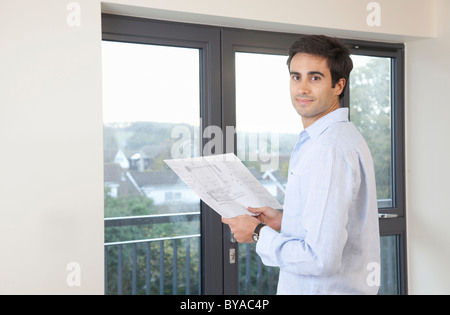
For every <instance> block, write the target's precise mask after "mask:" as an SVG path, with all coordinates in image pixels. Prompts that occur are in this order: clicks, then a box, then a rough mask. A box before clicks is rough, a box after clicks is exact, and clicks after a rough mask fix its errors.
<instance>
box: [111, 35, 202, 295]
mask: <svg viewBox="0 0 450 315" xmlns="http://www.w3.org/2000/svg"><path fill="white" fill-rule="evenodd" d="M102 44H103V45H102V49H103V87H104V91H103V92H104V93H103V104H104V107H103V123H104V129H103V130H104V185H105V196H104V199H105V293H106V294H200V293H201V282H200V274H201V273H200V200H199V198H198V197H197V196H196V195H195V194H194V193H193V192H192V191H191V190H190V189H189V188H188V187H187V186H186V185H185V184H184V183H183V182H182V181H181V180H179V179H178V178H177V177H176V175H175V174H174V173H173V172H172V171H171V170H170V169H169V167H168V166H167V165H166V164H165V163H164V159H171V158H177V157H179V156H180V155H183V156H184V157H191V156H198V155H199V152H200V150H199V145H200V142H199V141H198V134H199V128H200V125H199V122H200V99H199V95H200V93H199V91H200V78H199V75H200V65H199V61H200V57H199V50H198V49H191V48H180V47H170V46H155V45H147V44H135V43H124V42H113V41H103V43H102Z"/></svg>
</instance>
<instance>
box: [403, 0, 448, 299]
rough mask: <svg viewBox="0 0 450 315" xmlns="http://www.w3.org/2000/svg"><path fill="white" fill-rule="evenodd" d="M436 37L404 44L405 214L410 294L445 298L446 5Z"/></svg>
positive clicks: (442, 5)
mask: <svg viewBox="0 0 450 315" xmlns="http://www.w3.org/2000/svg"><path fill="white" fill-rule="evenodd" d="M437 12H438V16H437V22H438V23H437V25H438V33H437V37H436V38H434V39H429V40H422V41H415V42H409V43H407V48H406V52H407V76H406V79H407V82H406V85H407V107H406V109H407V116H406V120H407V130H406V133H407V151H406V156H407V185H408V188H407V210H408V212H407V213H408V216H407V221H408V236H409V282H410V293H412V294H450V229H449V223H450V204H449V202H448V196H449V192H450V184H449V178H450V138H449V137H450V123H449V119H450V98H449V95H448V93H449V91H450V58H449V56H450V1H448V0H440V1H438V7H437Z"/></svg>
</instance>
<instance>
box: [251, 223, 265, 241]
mask: <svg viewBox="0 0 450 315" xmlns="http://www.w3.org/2000/svg"><path fill="white" fill-rule="evenodd" d="M263 226H266V225H265V224H264V223H260V224H258V225H257V226H256V229H255V231H254V232H253V235H252V239H253V242H255V243H256V242H257V241H258V239H259V231H260V230H261V228H262V227H263Z"/></svg>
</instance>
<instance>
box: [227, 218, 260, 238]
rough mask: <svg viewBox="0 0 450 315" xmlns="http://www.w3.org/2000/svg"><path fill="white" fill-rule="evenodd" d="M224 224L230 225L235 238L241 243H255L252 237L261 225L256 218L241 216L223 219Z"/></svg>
mask: <svg viewBox="0 0 450 315" xmlns="http://www.w3.org/2000/svg"><path fill="white" fill-rule="evenodd" d="M222 222H223V223H225V224H228V225H229V226H230V229H231V233H233V235H234V238H235V239H236V241H238V242H239V243H251V242H253V239H252V235H253V232H254V231H255V229H256V227H257V226H258V224H259V223H261V222H260V221H259V220H258V219H257V218H256V217H252V216H250V215H240V216H237V217H234V218H228V219H226V218H222Z"/></svg>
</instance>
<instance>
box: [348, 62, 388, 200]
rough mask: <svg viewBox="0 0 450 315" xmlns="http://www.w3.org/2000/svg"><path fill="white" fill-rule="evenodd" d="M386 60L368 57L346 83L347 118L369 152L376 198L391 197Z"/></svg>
mask: <svg viewBox="0 0 450 315" xmlns="http://www.w3.org/2000/svg"><path fill="white" fill-rule="evenodd" d="M390 75H391V72H390V59H389V58H370V59H369V61H368V62H367V64H366V65H364V66H360V67H357V68H355V70H353V72H352V74H351V80H350V100H351V104H350V119H351V121H352V122H353V123H354V124H355V125H356V127H357V128H358V129H359V130H360V132H361V133H362V135H363V136H364V138H365V140H366V142H367V145H368V146H369V149H370V150H371V153H372V157H373V161H374V166H375V175H376V181H377V195H378V199H390V198H391V197H392V196H391V92H390V91H391V78H390Z"/></svg>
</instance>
